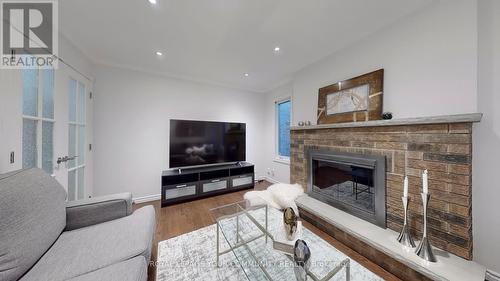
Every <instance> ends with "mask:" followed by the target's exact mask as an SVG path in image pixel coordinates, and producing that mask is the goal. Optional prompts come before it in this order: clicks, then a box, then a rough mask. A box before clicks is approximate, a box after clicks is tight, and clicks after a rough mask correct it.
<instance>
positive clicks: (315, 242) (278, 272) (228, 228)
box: [210, 201, 350, 281]
mask: <svg viewBox="0 0 500 281" xmlns="http://www.w3.org/2000/svg"><path fill="white" fill-rule="evenodd" d="M210 213H211V215H212V217H213V218H214V220H215V221H216V223H217V227H216V228H217V230H216V231H217V235H216V238H217V242H216V243H217V252H216V254H217V257H216V262H217V267H221V266H223V265H221V264H220V263H219V261H220V259H219V258H220V256H222V255H225V254H231V253H232V254H234V256H235V257H236V260H237V263H238V265H239V266H240V267H241V269H242V270H243V272H244V274H245V276H246V278H247V279H248V280H296V277H295V273H294V268H295V264H294V262H293V254H291V253H286V251H285V252H283V251H279V250H275V249H274V248H273V242H274V235H275V234H276V233H277V231H282V230H281V228H282V224H281V220H282V218H283V214H282V213H281V212H280V211H278V210H275V209H273V208H268V207H267V205H259V206H250V204H249V203H248V202H247V201H241V202H237V203H234V204H229V205H225V206H221V207H218V208H214V209H211V210H210ZM307 233H309V232H307ZM307 233H304V235H303V237H302V238H301V239H303V240H304V241H305V242H306V243H307V245H308V246H309V248H310V250H311V264H310V267H309V269H308V271H307V275H308V279H310V280H314V281H326V280H331V279H332V278H334V277H335V280H350V260H349V258H345V257H344V258H339V256H338V254H335V253H336V252H337V251H329V249H334V248H333V247H332V246H331V245H330V244H329V243H328V242H326V241H324V240H323V239H321V238H320V237H318V236H316V235H306V234H307ZM308 238H309V239H308ZM342 271H343V272H342ZM337 274H342V275H343V276H344V275H345V279H339V275H337ZM332 280H333V279H332Z"/></svg>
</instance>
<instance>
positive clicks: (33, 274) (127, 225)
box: [0, 169, 156, 281]
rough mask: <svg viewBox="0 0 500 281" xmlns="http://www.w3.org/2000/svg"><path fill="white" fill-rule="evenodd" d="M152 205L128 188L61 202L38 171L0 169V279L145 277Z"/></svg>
mask: <svg viewBox="0 0 500 281" xmlns="http://www.w3.org/2000/svg"><path fill="white" fill-rule="evenodd" d="M155 224H156V223H155V211H154V208H153V207H152V206H146V207H143V208H140V209H138V210H136V211H135V212H132V201H131V195H130V193H123V194H117V195H111V196H105V197H96V198H92V199H87V200H81V201H73V202H66V192H65V190H64V188H63V187H62V186H61V185H60V184H59V183H58V182H57V181H56V180H55V179H53V178H52V177H50V176H49V175H47V174H46V173H44V172H43V171H42V170H40V169H29V170H20V171H15V172H11V173H8V174H2V175H0V280H2V281H4V280H5V281H9V280H23V281H27V280H38V281H40V280H51V281H57V280H78V281H84V280H85V281H87V280H89V281H90V280H92V281H96V280H120V281H128V280H131V281H132V280H133V281H136V280H146V279H147V263H148V262H149V259H150V256H151V246H152V240H153V235H154V231H155Z"/></svg>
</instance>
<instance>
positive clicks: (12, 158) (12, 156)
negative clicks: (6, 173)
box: [10, 151, 16, 164]
mask: <svg viewBox="0 0 500 281" xmlns="http://www.w3.org/2000/svg"><path fill="white" fill-rule="evenodd" d="M15 160H16V159H15V157H14V151H12V152H10V164H14V162H15Z"/></svg>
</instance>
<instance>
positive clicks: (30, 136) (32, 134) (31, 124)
mask: <svg viewBox="0 0 500 281" xmlns="http://www.w3.org/2000/svg"><path fill="white" fill-rule="evenodd" d="M37 155H38V152H37V148H36V121H34V120H28V119H23V169H28V168H33V167H36V166H37V158H38V157H37Z"/></svg>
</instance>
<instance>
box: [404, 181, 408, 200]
mask: <svg viewBox="0 0 500 281" xmlns="http://www.w3.org/2000/svg"><path fill="white" fill-rule="evenodd" d="M403 197H408V176H405V180H404V188H403Z"/></svg>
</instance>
